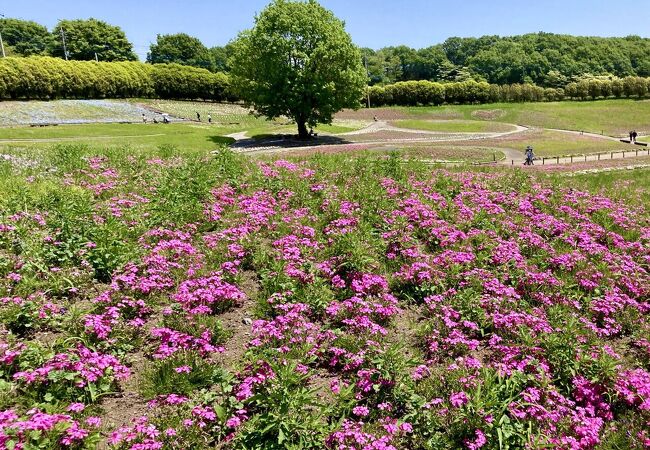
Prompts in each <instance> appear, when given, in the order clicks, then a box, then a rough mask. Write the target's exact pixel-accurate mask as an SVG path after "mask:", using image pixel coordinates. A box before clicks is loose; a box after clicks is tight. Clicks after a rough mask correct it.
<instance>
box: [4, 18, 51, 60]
mask: <svg viewBox="0 0 650 450" xmlns="http://www.w3.org/2000/svg"><path fill="white" fill-rule="evenodd" d="M0 33H2V40H3V42H4V45H5V46H8V47H11V50H12V53H13V54H16V55H20V56H31V55H41V54H43V53H44V52H45V48H46V46H47V44H48V42H49V39H50V33H49V32H48V31H47V28H45V27H44V26H43V25H40V24H38V23H36V22H32V21H29V20H19V19H0Z"/></svg>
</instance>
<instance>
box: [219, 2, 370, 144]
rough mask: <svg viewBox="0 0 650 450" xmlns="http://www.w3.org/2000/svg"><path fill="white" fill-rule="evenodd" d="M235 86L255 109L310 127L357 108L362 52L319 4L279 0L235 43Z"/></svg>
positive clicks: (301, 128) (301, 132)
mask: <svg viewBox="0 0 650 450" xmlns="http://www.w3.org/2000/svg"><path fill="white" fill-rule="evenodd" d="M230 67H231V72H230V73H231V75H232V83H233V86H234V88H235V89H236V91H237V92H238V93H239V94H240V96H241V97H242V98H243V99H244V100H245V101H246V103H247V104H249V105H250V106H252V107H253V108H254V109H255V111H256V112H257V113H258V114H260V115H264V116H266V117H268V118H276V117H280V116H286V117H290V118H291V119H293V120H294V121H295V122H296V124H297V125H298V134H299V136H300V137H301V138H307V137H308V136H309V133H308V131H307V126H310V127H314V126H316V124H318V123H331V122H332V118H333V116H334V114H335V113H336V112H337V111H339V110H341V109H343V108H355V107H358V106H359V105H360V99H361V98H362V97H363V92H364V89H365V86H366V84H367V81H368V80H367V75H366V72H365V68H364V67H363V64H362V56H361V53H360V51H359V49H358V48H357V47H356V46H355V45H354V44H353V43H352V39H351V38H350V35H349V34H348V33H347V32H346V31H345V25H344V23H343V22H342V21H341V20H339V19H338V18H336V17H335V16H334V14H332V12H331V11H328V10H327V9H325V8H323V7H322V6H321V5H320V4H318V3H317V2H316V1H315V0H309V1H306V2H302V1H289V0H275V1H274V2H273V3H271V4H270V5H269V6H268V7H267V8H266V9H265V10H264V11H263V12H262V13H261V14H260V15H258V16H257V17H256V18H255V26H254V28H253V29H251V30H248V31H244V32H242V33H241V34H240V35H239V37H238V39H237V40H236V41H235V43H234V45H233V57H232V60H231V64H230Z"/></svg>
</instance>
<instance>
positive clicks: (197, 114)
mask: <svg viewBox="0 0 650 450" xmlns="http://www.w3.org/2000/svg"><path fill="white" fill-rule="evenodd" d="M196 120H198V121H199V122H200V121H201V114H199V112H198V111H197V112H196Z"/></svg>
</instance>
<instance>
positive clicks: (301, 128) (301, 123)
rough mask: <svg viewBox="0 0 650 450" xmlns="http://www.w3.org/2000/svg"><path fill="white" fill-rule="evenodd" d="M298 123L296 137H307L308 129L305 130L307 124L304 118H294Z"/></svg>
mask: <svg viewBox="0 0 650 450" xmlns="http://www.w3.org/2000/svg"><path fill="white" fill-rule="evenodd" d="M296 123H297V124H298V138H299V139H309V137H310V136H309V131H308V130H307V124H306V123H305V120H304V119H298V120H296Z"/></svg>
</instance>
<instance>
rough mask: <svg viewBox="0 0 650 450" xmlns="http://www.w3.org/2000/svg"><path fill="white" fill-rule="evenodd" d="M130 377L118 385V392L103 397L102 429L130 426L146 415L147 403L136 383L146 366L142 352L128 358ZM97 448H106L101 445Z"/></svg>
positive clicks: (101, 404)
mask: <svg viewBox="0 0 650 450" xmlns="http://www.w3.org/2000/svg"><path fill="white" fill-rule="evenodd" d="M128 362H129V366H130V369H131V376H130V377H129V378H128V379H126V380H124V381H121V382H120V383H119V389H120V392H119V393H117V394H115V395H111V396H106V397H103V398H102V400H101V403H100V406H101V408H102V409H103V411H104V414H103V415H102V427H103V428H104V429H105V430H107V431H109V430H115V429H117V428H119V427H121V426H124V425H129V424H131V423H132V422H133V421H134V420H135V419H136V418H138V417H141V416H143V415H145V414H147V401H146V400H145V399H144V398H143V397H142V396H141V395H140V394H139V392H138V391H139V389H138V383H139V379H140V377H141V375H142V372H143V370H144V368H145V366H146V364H147V360H146V358H145V356H144V353H143V352H138V353H135V354H133V355H131V356H130V358H129V361H128ZM99 448H108V447H107V445H106V443H103V444H101V445H100V446H99Z"/></svg>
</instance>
